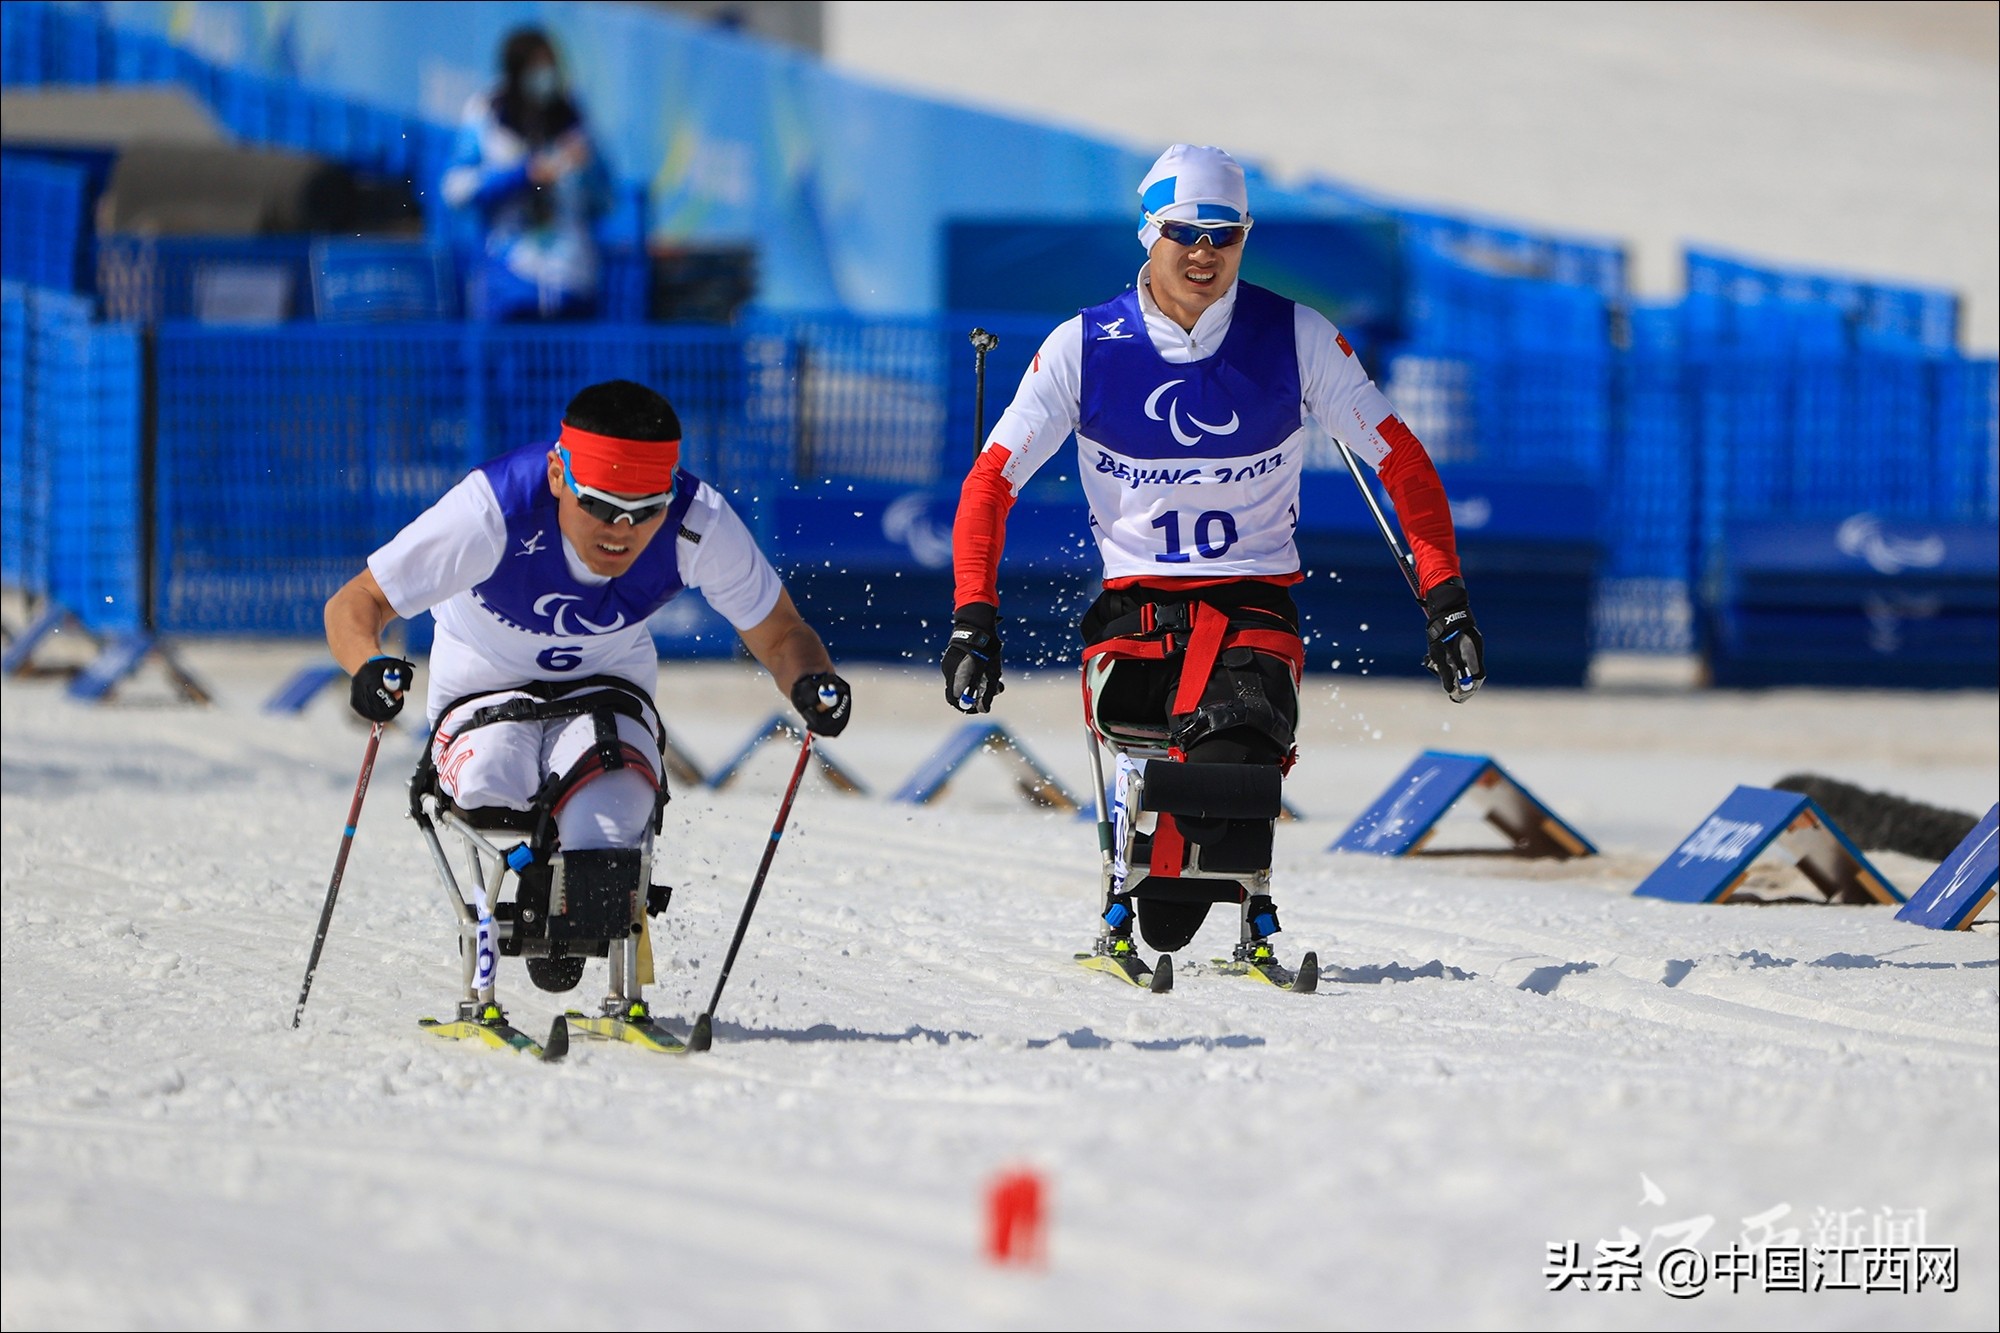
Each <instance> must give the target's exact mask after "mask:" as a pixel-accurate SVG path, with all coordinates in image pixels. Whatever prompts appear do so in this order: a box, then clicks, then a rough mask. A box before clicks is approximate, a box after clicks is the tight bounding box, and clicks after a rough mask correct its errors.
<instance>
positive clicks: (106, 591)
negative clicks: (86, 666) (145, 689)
mask: <svg viewBox="0 0 2000 1333" xmlns="http://www.w3.org/2000/svg"><path fill="white" fill-rule="evenodd" d="M9 295H10V297H11V299H10V300H9V302H8V311H7V314H8V322H9V324H10V325H11V326H12V327H11V328H10V330H9V333H10V336H11V337H12V338H13V340H14V341H13V348H12V349H10V352H9V362H10V364H9V378H10V379H13V380H14V384H13V388H14V395H13V403H12V410H11V412H10V414H9V421H8V429H7V439H6V445H7V448H6V450H5V458H4V466H0V483H4V485H5V488H6V492H7V494H6V508H5V512H4V519H5V526H6V528H7V534H6V538H5V541H4V544H0V551H4V565H5V575H6V578H7V581H8V582H9V583H10V584H13V585H14V586H17V587H20V588H22V589H23V590H25V591H27V592H30V593H34V594H38V595H42V596H47V597H49V598H50V599H52V600H53V601H55V602H57V603H58V604H60V605H62V606H65V607H67V608H68V609H69V610H70V611H72V612H73V613H74V614H75V616H76V618H77V619H78V620H79V621H81V622H82V623H83V625H84V626H85V627H86V628H87V629H89V630H91V631H92V632H96V633H101V632H105V631H118V630H129V629H136V628H138V627H139V625H140V623H141V619H142V615H143V611H144V607H143V605H142V601H141V596H140V591H141V590H140V580H139V541H138V536H139V533H140V532H141V531H143V526H142V524H141V522H140V514H139V434H140V432H139V415H140V376H139V368H140V367H139V340H138V335H137V333H136V332H135V331H134V330H133V329H131V328H129V327H124V326H117V325H98V324H93V323H92V321H91V309H90V302H89V301H88V300H87V299H85V298H83V297H80V296H73V295H70V294H68V293H64V292H56V291H49V290H45V289H40V288H26V287H16V288H14V289H13V290H12V292H10V294H9Z"/></svg>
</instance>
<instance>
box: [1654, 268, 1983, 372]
mask: <svg viewBox="0 0 2000 1333" xmlns="http://www.w3.org/2000/svg"><path fill="white" fill-rule="evenodd" d="M1687 291H1688V295H1689V296H1690V297H1697V298H1711V301H1712V308H1713V309H1715V310H1716V312H1717V313H1718V314H1719V315H1720V316H1721V317H1722V320H1721V322H1720V323H1719V325H1718V327H1717V329H1716V333H1717V335H1718V336H1719V337H1721V338H1724V339H1728V340H1731V341H1736V342H1741V343H1745V344H1754V343H1755V342H1756V341H1758V338H1759V336H1760V329H1759V321H1760V318H1761V317H1762V316H1763V314H1764V310H1765V308H1766V307H1769V306H1772V305H1777V306H1780V307H1784V306H1790V307H1795V308H1796V307H1806V306H1817V307H1821V308H1822V309H1823V310H1824V311H1825V312H1826V314H1825V315H1823V316H1822V318H1823V319H1828V320H1830V321H1831V324H1832V327H1833V328H1834V329H1835V330H1836V331H1837V336H1839V337H1840V338H1841V339H1842V340H1843V342H1857V343H1887V344H1891V345H1895V344H1901V345H1904V346H1909V347H1920V348H1925V349H1928V350H1930V351H1934V352H1948V351H1951V350H1952V349H1954V348H1955V347H1957V346H1958V334H1959V321H1960V308H1961V303H1960V301H1959V298H1958V296H1957V295H1956V294H1955V293H1953V292H1947V291H1938V290H1935V289H1930V288H1923V287H1912V286H1907V285H1902V284H1892V283H1881V282H1873V281H1870V280H1867V279H1863V278H1852V277H1845V276H1841V275H1839V274H1830V273H1814V272H1810V271H1807V270H1803V269H1789V268H1778V267H1774V266H1772V265H1768V264H1760V263H1752V262H1750V261H1747V260H1743V259H1738V258H1733V257H1731V256H1728V255H1721V254H1716V253H1714V252H1711V251H1703V250H1689V251H1688V252H1687Z"/></svg>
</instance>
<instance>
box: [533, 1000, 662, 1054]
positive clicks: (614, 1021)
mask: <svg viewBox="0 0 2000 1333" xmlns="http://www.w3.org/2000/svg"><path fill="white" fill-rule="evenodd" d="M563 1017H564V1018H567V1019H568V1020H569V1026H570V1027H571V1028H573V1029H575V1031H576V1033H577V1035H579V1036H583V1037H588V1038H590V1039H591V1040H592V1041H622V1042H625V1043H627V1044H628V1045H632V1046H637V1047H639V1048H640V1049H641V1050H647V1051H652V1052H654V1053H655V1054H657V1055H686V1054H687V1053H688V1044H687V1043H686V1042H685V1041H682V1040H681V1039H680V1038H679V1037H676V1036H675V1035H674V1034H673V1033H671V1032H669V1031H667V1029H665V1028H663V1027H661V1026H660V1025H659V1024H658V1023H655V1022H654V1021H653V1016H652V1014H651V1012H650V1011H648V1009H647V1008H646V1002H645V1001H644V1000H637V1001H634V1002H633V1003H632V1004H631V1005H630V1006H628V1007H627V1008H626V1010H625V1012H623V1013H621V1014H605V1015H595V1016H594V1015H591V1014H584V1013H578V1012H577V1011H576V1010H574V1009H572V1010H570V1011H569V1012H568V1013H567V1014H565V1015H563Z"/></svg>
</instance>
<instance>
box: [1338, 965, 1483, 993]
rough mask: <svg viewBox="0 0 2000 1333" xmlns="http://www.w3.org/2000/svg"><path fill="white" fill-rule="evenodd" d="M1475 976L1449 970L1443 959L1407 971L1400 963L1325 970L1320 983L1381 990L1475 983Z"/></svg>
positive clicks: (1450, 968) (1409, 968)
mask: <svg viewBox="0 0 2000 1333" xmlns="http://www.w3.org/2000/svg"><path fill="white" fill-rule="evenodd" d="M1478 975H1479V974H1478V973H1476V972H1467V971H1464V970H1463V969H1461V968H1456V967H1446V966H1445V965H1444V961H1443V960H1442V959H1438V958H1433V959H1431V960H1430V961H1429V962H1428V963H1425V964H1424V965H1423V966H1421V967H1405V966H1404V965H1403V964H1401V963H1368V964H1365V965H1363V966H1361V967H1322V968H1320V970H1319V979H1320V980H1321V981H1339V982H1345V983H1347V984H1349V985H1355V986H1379V985H1381V984H1382V983H1383V982H1385V981H1473V980H1476V979H1477V977H1478Z"/></svg>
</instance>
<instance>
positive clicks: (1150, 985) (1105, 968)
mask: <svg viewBox="0 0 2000 1333" xmlns="http://www.w3.org/2000/svg"><path fill="white" fill-rule="evenodd" d="M1076 961H1077V962H1078V963H1079V964H1081V965H1082V966H1084V967H1086V968H1089V969H1090V970H1091V971H1092V972H1102V973H1104V974H1105V975H1106V976H1112V977H1117V978H1118V979H1119V980H1121V981H1127V982H1130V983H1131V984H1132V985H1134V986H1137V987H1139V988H1140V989H1142V990H1149V991H1151V992H1153V994H1155V995H1164V994H1166V993H1167V992H1168V991H1170V990H1172V989H1173V988H1174V960H1173V957H1172V955H1170V954H1161V955H1160V965H1159V966H1158V967H1147V966H1146V960H1145V959H1143V958H1141V957H1139V955H1138V954H1136V953H1133V954H1122V955H1118V956H1113V955H1110V954H1101V953H1080V954H1077V955H1076Z"/></svg>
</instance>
